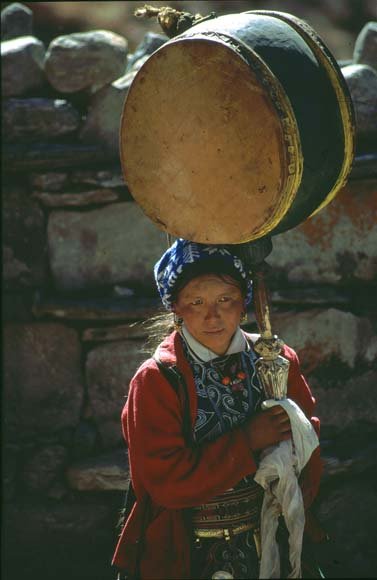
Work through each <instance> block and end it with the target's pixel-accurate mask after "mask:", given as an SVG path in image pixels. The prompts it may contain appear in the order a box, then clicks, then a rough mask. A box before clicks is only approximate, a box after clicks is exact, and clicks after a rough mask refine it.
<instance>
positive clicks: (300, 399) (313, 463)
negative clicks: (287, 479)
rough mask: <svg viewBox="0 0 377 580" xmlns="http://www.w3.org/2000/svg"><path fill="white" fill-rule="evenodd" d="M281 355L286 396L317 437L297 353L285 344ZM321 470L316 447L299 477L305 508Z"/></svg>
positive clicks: (311, 402)
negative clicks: (286, 367) (285, 370)
mask: <svg viewBox="0 0 377 580" xmlns="http://www.w3.org/2000/svg"><path fill="white" fill-rule="evenodd" d="M283 356H286V357H287V358H288V359H289V361H290V365H289V374H288V397H289V398H291V399H292V400H293V401H295V402H296V403H297V404H298V405H299V407H300V408H301V409H302V410H303V411H304V413H305V415H306V416H307V417H308V419H309V420H310V422H311V424H312V425H313V427H314V430H315V432H316V433H317V435H318V437H319V430H320V421H319V419H318V417H316V416H314V409H315V403H316V401H315V398H314V397H313V395H312V393H311V390H310V388H309V385H308V383H307V382H306V380H305V378H304V376H303V375H302V373H301V369H300V363H299V360H298V357H297V354H296V353H295V351H294V350H292V349H291V348H289V347H287V346H285V347H284V352H283ZM322 471H323V465H322V460H321V456H320V448H319V447H317V449H315V450H314V452H313V454H312V456H311V458H310V460H309V461H308V463H307V464H306V466H305V468H304V469H303V471H302V473H301V477H300V482H301V486H302V491H303V496H304V501H305V507H306V508H308V507H309V506H310V504H311V503H312V502H313V500H314V498H315V497H316V495H317V493H318V490H319V486H320V481H321V476H322Z"/></svg>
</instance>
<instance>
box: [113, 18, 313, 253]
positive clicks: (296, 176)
mask: <svg viewBox="0 0 377 580" xmlns="http://www.w3.org/2000/svg"><path fill="white" fill-rule="evenodd" d="M194 30H195V28H194V27H193V35H192V36H191V35H189V32H190V31H186V33H184V34H183V35H182V36H181V35H179V36H177V37H175V38H172V39H171V40H169V41H168V42H166V43H165V44H164V45H162V46H161V47H160V48H158V49H157V50H156V51H155V52H154V53H153V54H152V55H151V56H150V57H149V58H148V59H147V60H146V62H145V63H144V64H143V65H142V66H141V68H140V69H139V71H138V72H137V73H136V75H135V77H134V79H133V81H132V83H131V86H130V88H129V91H128V93H127V96H126V98H125V101H124V104H123V109H122V115H121V119H120V130H119V141H120V161H121V167H122V172H123V176H124V178H125V181H126V183H127V185H128V186H129V184H128V181H127V168H126V161H125V159H126V155H125V143H124V141H125V140H124V138H123V135H124V134H125V133H126V132H127V122H126V116H127V113H126V109H127V106H128V105H129V104H130V102H131V98H132V90H133V88H135V86H136V82H135V81H136V80H137V77H138V76H139V75H141V73H142V71H143V70H144V71H145V67H146V66H148V63H150V60H151V59H153V58H154V57H155V55H156V54H157V53H159V52H161V51H163V50H168V49H166V47H167V46H170V45H172V44H178V43H180V44H181V43H182V42H185V43H186V42H197V41H201V42H203V41H205V42H211V43H212V42H213V43H219V42H221V43H222V45H223V46H224V45H225V46H226V48H227V49H228V50H232V51H233V52H236V54H237V56H238V57H239V58H241V59H242V60H244V61H245V62H246V64H247V65H248V66H249V67H250V63H249V62H247V60H246V58H245V57H244V56H243V55H242V54H240V52H239V51H238V50H236V49H235V47H234V46H232V45H231V44H230V42H231V41H232V40H233V41H234V43H235V44H238V45H241V46H242V47H243V48H244V49H245V51H247V53H248V54H249V55H250V57H251V58H252V59H253V63H255V64H256V66H255V68H254V67H253V69H252V70H253V73H254V74H255V75H256V76H257V77H258V78H261V75H262V74H263V75H264V76H265V79H266V80H265V82H264V83H263V86H264V87H266V95H267V97H268V99H269V100H270V101H271V103H272V105H273V107H274V108H275V110H276V114H277V116H278V117H279V120H280V124H281V128H282V133H283V136H284V138H283V143H282V147H283V150H284V157H285V159H286V170H287V176H286V179H285V187H284V189H283V190H282V193H281V196H280V197H281V200H279V204H278V205H277V207H276V208H275V210H274V212H273V214H272V217H271V218H270V219H269V220H268V221H267V222H266V223H264V224H263V226H261V227H260V228H259V229H258V230H257V232H256V233H253V235H252V236H251V237H250V235H249V236H247V237H245V238H242V239H241V238H239V239H238V240H237V241H235V242H224V243H227V244H230V245H231V244H241V243H246V242H252V241H254V240H256V239H259V238H262V237H264V236H266V235H268V234H269V233H270V232H272V231H273V230H274V229H275V228H276V227H277V226H278V225H279V223H281V221H282V219H283V218H284V216H285V215H286V214H287V212H288V211H289V209H290V208H291V206H292V203H293V201H294V199H295V197H296V195H297V192H298V190H299V187H300V184H301V181H302V175H303V170H304V159H303V153H302V148H301V139H300V131H299V127H298V124H297V121H296V116H295V113H294V110H293V107H292V105H291V102H290V100H289V97H288V95H287V94H286V92H285V90H284V87H283V86H282V84H281V83H280V81H279V79H278V78H277V77H276V75H275V74H274V73H273V72H272V70H271V69H270V67H269V66H268V65H267V63H266V62H265V61H264V60H263V59H262V58H261V57H260V56H259V55H258V54H257V52H256V51H254V50H253V49H252V48H250V47H249V46H247V45H246V43H244V42H243V41H242V40H240V39H239V38H234V39H232V38H231V37H228V42H227V43H225V41H224V38H223V37H225V36H226V35H221V34H217V33H211V36H212V38H210V37H209V35H206V34H204V33H199V34H195V35H194ZM214 37H216V38H214ZM127 110H128V109H127ZM281 110H283V112H284V117H283V116H282V115H281ZM129 187H130V186H129ZM130 192H131V194H132V195H133V193H132V189H131V188H130ZM134 199H135V202H136V203H139V202H138V201H137V199H136V197H135V198H134ZM141 209H142V210H143V212H144V208H143V206H141ZM144 213H145V212H144ZM146 215H147V216H148V218H149V219H151V221H153V223H154V224H155V225H156V227H159V228H160V229H162V230H163V231H165V232H168V233H171V234H172V235H174V236H178V237H182V236H181V234H180V233H179V232H170V231H169V229H168V227H166V226H165V224H163V223H162V222H161V223H158V222H157V221H156V220H155V219H152V218H151V217H150V216H149V215H148V214H146ZM194 241H196V240H194ZM213 243H215V242H213Z"/></svg>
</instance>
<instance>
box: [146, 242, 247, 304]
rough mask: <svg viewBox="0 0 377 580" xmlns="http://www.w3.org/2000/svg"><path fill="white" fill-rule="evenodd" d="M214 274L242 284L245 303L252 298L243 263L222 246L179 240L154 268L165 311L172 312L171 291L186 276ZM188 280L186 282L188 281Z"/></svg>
mask: <svg viewBox="0 0 377 580" xmlns="http://www.w3.org/2000/svg"><path fill="white" fill-rule="evenodd" d="M206 270H207V271H208V272H212V271H216V272H218V273H224V274H228V275H230V276H233V277H234V278H235V279H236V280H237V279H238V280H240V281H243V282H244V284H245V287H246V297H245V303H246V304H248V303H249V302H250V300H251V297H252V282H251V280H250V279H249V278H248V276H247V273H246V268H245V266H244V264H243V262H242V260H241V259H240V258H239V257H238V256H236V255H234V254H232V253H231V252H230V251H229V250H228V249H227V248H226V247H225V246H215V245H205V244H198V243H196V242H190V241H188V240H184V239H182V238H178V239H177V240H176V241H175V242H174V244H173V245H172V246H170V248H168V250H166V252H165V253H164V254H163V255H162V256H161V258H160V260H159V261H158V262H157V263H156V265H155V267H154V277H155V280H156V284H157V289H158V292H159V294H160V297H161V300H162V303H163V305H164V306H165V308H167V309H168V310H171V308H172V301H173V296H174V290H175V287H176V285H177V283H178V282H180V281H181V280H182V279H183V278H184V277H186V276H187V275H189V274H194V273H196V275H199V274H200V273H201V274H205V273H206ZM187 281H189V280H187Z"/></svg>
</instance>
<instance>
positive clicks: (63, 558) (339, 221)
mask: <svg viewBox="0 0 377 580" xmlns="http://www.w3.org/2000/svg"><path fill="white" fill-rule="evenodd" d="M1 18H2V25H3V30H4V31H6V37H5V36H4V37H3V42H2V44H1V58H2V94H3V129H2V131H3V134H2V138H3V156H2V159H3V208H4V209H3V232H4V234H3V264H4V269H3V272H4V274H3V319H4V334H3V337H4V341H3V344H4V359H3V360H4V389H3V393H4V394H3V409H4V413H3V425H4V428H3V435H4V437H3V457H4V470H3V472H4V495H3V497H4V500H3V525H4V528H3V529H4V530H5V534H4V558H3V566H4V578H6V579H7V580H13V579H17V580H18V579H19V578H21V577H23V576H28V577H30V578H38V579H40V580H42V579H43V580H49V579H50V578H54V579H57V580H59V579H63V578H64V579H65V580H66V578H70V579H72V580H74V579H76V578H77V579H80V580H84V579H88V580H89V579H90V580H107V579H110V578H113V573H112V571H111V570H110V568H109V563H110V559H111V555H112V550H113V547H114V542H115V540H116V531H115V524H116V521H117V516H118V510H119V508H120V505H121V502H122V499H123V495H124V490H125V489H126V488H127V485H128V466H127V462H126V456H125V452H124V447H123V444H122V441H121V431H120V422H119V418H120V412H121V409H122V406H123V403H124V400H125V395H126V392H127V385H128V382H129V380H130V378H131V376H132V374H133V373H134V371H135V369H136V368H137V366H138V364H139V363H140V362H141V361H142V360H143V358H145V353H144V352H143V345H144V341H145V331H144V330H143V326H142V325H134V323H135V322H137V321H143V320H145V319H147V318H148V317H149V316H150V315H152V314H155V313H156V312H157V310H158V300H157V297H156V292H155V289H154V284H153V280H152V274H151V272H152V265H153V264H154V262H155V261H156V259H157V258H158V257H159V256H160V254H161V252H162V251H163V250H164V249H165V248H166V236H165V234H163V233H162V232H160V231H159V230H157V229H156V228H155V226H154V225H153V224H152V223H151V222H150V221H149V220H148V219H147V218H146V217H145V216H144V215H143V213H142V212H141V211H140V209H139V208H138V206H136V204H135V203H134V202H133V201H132V196H131V195H130V193H129V191H128V190H127V186H126V184H125V183H124V180H123V178H122V174H121V168H120V164H119V152H118V128H119V119H120V114H121V110H122V105H123V101H124V98H125V96H126V94H127V90H128V88H129V86H130V83H131V82H132V79H133V77H134V75H135V73H136V71H137V70H138V68H139V67H140V66H141V64H142V63H143V62H144V61H145V59H146V58H148V55H149V54H151V53H152V52H153V51H154V50H155V49H156V48H157V47H158V46H160V45H161V44H162V43H164V42H165V40H166V38H165V37H164V36H163V35H160V34H156V33H147V34H146V35H145V38H144V41H143V42H142V43H141V44H140V45H139V46H138V47H137V48H136V49H135V50H134V51H133V52H132V53H130V52H129V50H128V43H127V40H126V39H125V38H123V37H122V36H120V35H118V34H115V33H112V32H111V31H103V30H97V31H91V32H85V33H75V34H70V35H68V36H60V37H57V38H55V39H54V40H53V41H52V42H51V43H50V45H49V46H48V47H47V48H46V47H45V46H44V45H43V43H42V42H41V41H40V40H38V38H36V37H34V36H33V27H32V13H31V11H30V10H29V9H28V8H26V7H25V6H23V5H20V4H12V5H9V6H7V8H5V9H4V10H3V12H2V15H1ZM376 43H377V32H376V23H369V24H368V25H366V26H365V28H364V29H363V30H362V31H361V32H360V35H359V37H358V40H357V42H356V45H355V51H354V60H353V62H352V63H348V64H347V65H346V66H344V68H343V69H342V70H343V73H344V76H345V78H346V80H347V82H348V84H349V86H350V89H351V92H352V97H353V100H354V104H355V108H356V116H357V118H356V120H357V151H356V159H355V164H354V168H353V170H352V173H351V178H350V180H349V183H348V185H347V186H346V187H345V188H344V190H343V191H342V192H340V193H339V194H338V196H337V198H336V199H335V200H334V201H333V202H332V203H331V204H330V205H329V206H327V207H326V208H325V209H323V210H322V211H321V212H319V213H318V214H317V215H316V216H315V217H313V218H312V219H310V220H308V221H307V222H305V223H303V224H302V225H300V226H299V227H297V228H295V229H294V230H291V231H289V232H286V233H284V234H281V235H279V236H276V237H275V238H274V240H273V241H274V249H273V252H272V254H271V255H270V256H269V259H268V262H269V264H270V265H271V273H270V275H269V287H270V289H271V301H272V312H273V323H274V327H275V331H276V332H278V334H279V335H280V336H281V337H282V338H284V340H285V341H286V342H287V343H288V344H290V345H291V346H293V347H294V348H296V349H297V351H298V353H299V356H300V358H301V361H302V368H303V371H304V373H305V374H306V376H307V378H308V380H309V383H310V384H311V386H312V389H313V393H314V395H315V396H316V398H317V399H318V413H319V415H320V417H321V419H322V436H321V443H322V448H323V459H324V465H325V471H324V477H323V484H322V487H321V492H320V496H319V498H318V501H317V505H316V509H317V512H318V514H319V516H320V518H321V520H322V522H323V524H324V525H325V527H326V528H327V530H328V531H329V533H330V535H332V536H334V538H335V539H336V542H337V545H336V546H334V547H332V548H331V550H332V551H331V552H330V553H328V554H326V555H325V557H326V558H327V560H328V563H329V566H330V571H331V576H332V577H372V576H375V573H376V570H377V557H376V551H375V547H374V538H375V525H376V519H377V500H376V494H375V486H376V479H375V477H376V475H375V474H376V445H375V437H376V434H377V395H376V378H377V370H376V359H377V356H376V355H377V335H376V323H377V317H376V309H375V302H376V269H377V260H376V257H377V244H376V238H377V236H376V230H375V222H376V204H377V200H376V184H377V170H376V151H377V146H376V138H377V127H376V119H377V115H376V114H375V113H376V94H377V91H376V85H377V73H376V69H375V67H376V62H377V56H376ZM249 321H250V322H249V325H248V328H249V329H250V330H254V329H255V322H254V318H253V313H252V311H250V312H249Z"/></svg>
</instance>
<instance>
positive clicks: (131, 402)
mask: <svg viewBox="0 0 377 580" xmlns="http://www.w3.org/2000/svg"><path fill="white" fill-rule="evenodd" d="M122 423H123V431H124V435H125V438H126V440H127V442H128V447H129V460H130V468H131V475H132V479H133V482H134V487H135V492H136V494H137V493H138V487H139V486H140V487H139V490H142V488H144V489H145V490H146V491H147V492H148V494H149V495H150V496H151V498H152V500H153V501H154V502H155V503H157V504H158V505H160V506H163V507H165V508H170V509H180V508H185V507H192V506H195V505H199V504H201V503H203V502H205V501H207V500H209V499H210V498H212V497H214V496H215V495H217V494H219V493H222V492H224V491H226V490H227V489H229V488H231V487H233V486H234V485H235V484H236V483H237V482H238V481H240V479H242V478H243V477H245V476H246V475H248V474H250V473H253V472H255V471H256V464H255V461H254V459H253V455H252V452H251V450H250V447H249V445H248V441H247V437H246V435H245V433H244V431H243V429H242V428H236V429H234V430H232V431H230V432H228V433H226V434H224V435H222V436H221V437H219V438H218V439H216V440H215V441H213V442H208V443H205V444H203V445H201V446H198V447H197V448H195V449H192V448H189V447H188V446H187V445H186V443H185V441H184V438H183V436H182V411H181V407H180V402H179V399H178V396H177V394H176V393H175V391H174V389H173V388H172V386H171V385H170V384H169V383H168V382H167V380H166V379H165V378H164V377H163V376H162V375H161V373H160V372H159V370H158V368H157V366H156V365H155V363H154V362H153V363H151V362H149V364H147V363H145V364H144V365H143V366H142V367H141V368H140V369H139V371H138V373H137V374H136V375H135V377H134V378H133V380H132V381H131V385H130V391H129V396H128V401H127V404H126V407H125V409H124V412H123V414H122Z"/></svg>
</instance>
